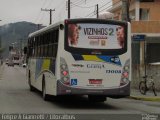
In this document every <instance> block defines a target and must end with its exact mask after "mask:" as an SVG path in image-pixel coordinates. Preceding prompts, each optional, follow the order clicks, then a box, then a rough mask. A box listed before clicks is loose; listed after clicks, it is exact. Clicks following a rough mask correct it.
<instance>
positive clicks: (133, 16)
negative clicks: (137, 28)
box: [129, 10, 136, 20]
mask: <svg viewBox="0 0 160 120" xmlns="http://www.w3.org/2000/svg"><path fill="white" fill-rule="evenodd" d="M129 15H130V19H131V20H135V16H136V15H135V10H132V11H130V12H129Z"/></svg>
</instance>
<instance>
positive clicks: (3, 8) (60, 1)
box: [0, 0, 112, 26]
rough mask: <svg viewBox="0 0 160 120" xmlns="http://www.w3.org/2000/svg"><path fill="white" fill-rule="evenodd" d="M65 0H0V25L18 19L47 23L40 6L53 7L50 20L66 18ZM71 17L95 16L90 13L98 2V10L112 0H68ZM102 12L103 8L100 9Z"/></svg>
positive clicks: (109, 4)
mask: <svg viewBox="0 0 160 120" xmlns="http://www.w3.org/2000/svg"><path fill="white" fill-rule="evenodd" d="M66 1H67V0H0V20H2V21H0V26H1V25H4V24H7V23H14V22H19V21H27V22H33V23H36V24H43V25H48V24H49V12H44V11H41V8H44V9H45V8H47V9H55V11H54V12H53V14H52V21H53V23H54V22H57V21H59V20H63V19H65V18H67V10H66ZM70 1H71V2H72V3H73V4H72V5H71V6H72V8H71V18H77V17H95V15H93V14H91V15H90V16H88V15H89V14H90V13H92V12H93V11H94V10H95V5H96V4H98V5H99V8H101V7H102V8H101V9H100V11H102V10H103V9H105V8H107V9H108V8H110V6H111V4H112V2H111V1H112V0H70ZM102 12H104V10H103V11H102Z"/></svg>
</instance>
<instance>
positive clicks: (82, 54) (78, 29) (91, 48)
mask: <svg viewBox="0 0 160 120" xmlns="http://www.w3.org/2000/svg"><path fill="white" fill-rule="evenodd" d="M27 61H28V66H27V77H28V82H29V86H30V90H31V91H32V90H34V89H35V88H36V89H38V90H40V91H42V95H43V98H44V100H47V99H48V96H49V95H54V96H61V95H88V98H89V100H95V101H105V100H106V97H111V98H122V97H126V96H129V95H130V83H131V33H130V24H129V23H128V22H121V21H113V20H102V19H67V20H64V21H62V22H59V23H56V24H53V25H50V26H49V27H46V28H43V29H41V30H39V31H36V32H34V33H31V34H30V35H29V39H28V53H27Z"/></svg>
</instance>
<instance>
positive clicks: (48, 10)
mask: <svg viewBox="0 0 160 120" xmlns="http://www.w3.org/2000/svg"><path fill="white" fill-rule="evenodd" d="M41 11H47V12H49V13H50V22H49V24H50V25H51V24H52V11H55V9H43V8H41Z"/></svg>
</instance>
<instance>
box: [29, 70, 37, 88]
mask: <svg viewBox="0 0 160 120" xmlns="http://www.w3.org/2000/svg"><path fill="white" fill-rule="evenodd" d="M28 84H29V88H30V91H35V88H34V87H33V86H32V85H31V74H30V71H29V74H28Z"/></svg>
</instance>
